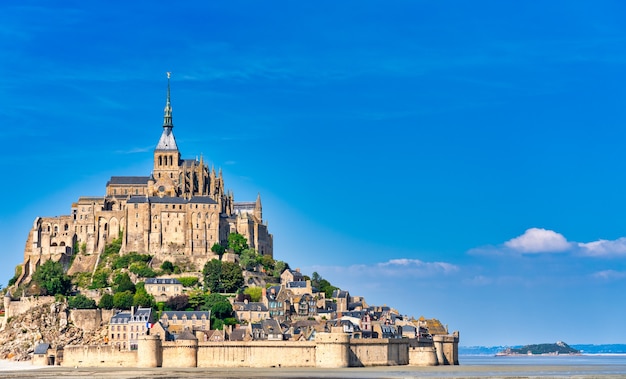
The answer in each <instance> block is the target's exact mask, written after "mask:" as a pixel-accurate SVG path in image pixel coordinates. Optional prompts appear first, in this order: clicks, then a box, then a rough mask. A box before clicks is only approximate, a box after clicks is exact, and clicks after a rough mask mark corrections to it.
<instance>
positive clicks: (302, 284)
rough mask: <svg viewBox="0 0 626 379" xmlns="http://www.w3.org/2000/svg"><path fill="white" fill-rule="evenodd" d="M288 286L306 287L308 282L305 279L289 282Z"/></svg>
mask: <svg viewBox="0 0 626 379" xmlns="http://www.w3.org/2000/svg"><path fill="white" fill-rule="evenodd" d="M286 287H287V288H306V282H304V281H299V282H287V285H286Z"/></svg>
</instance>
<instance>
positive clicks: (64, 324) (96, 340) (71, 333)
mask: <svg viewBox="0 0 626 379" xmlns="http://www.w3.org/2000/svg"><path fill="white" fill-rule="evenodd" d="M106 334H107V330H106V326H103V327H100V328H99V329H97V330H95V331H86V330H83V329H81V328H78V327H76V326H75V325H73V324H72V323H71V321H70V317H69V310H68V309H67V305H66V304H64V303H52V304H45V305H40V306H37V307H35V308H32V309H31V310H30V311H28V312H26V313H23V314H20V315H18V316H15V317H12V318H10V319H9V320H8V322H7V324H6V325H5V327H4V330H3V331H2V332H1V333H0V359H12V360H16V361H25V360H29V359H31V358H32V353H33V351H34V350H35V346H37V345H38V344H39V343H44V342H45V343H49V344H50V345H51V346H52V347H53V348H57V347H63V346H65V345H83V344H84V345H90V344H91V345H97V344H100V343H103V342H104V337H105V336H106Z"/></svg>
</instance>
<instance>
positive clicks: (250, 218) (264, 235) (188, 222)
mask: <svg viewBox="0 0 626 379" xmlns="http://www.w3.org/2000/svg"><path fill="white" fill-rule="evenodd" d="M173 130H174V124H173V122H172V106H171V103H170V78H169V74H168V83H167V99H166V104H165V111H164V117H163V130H162V132H161V137H160V138H159V140H158V143H157V144H156V148H155V150H154V166H153V170H152V174H150V175H149V176H113V177H111V179H110V180H109V181H108V182H107V184H106V191H105V195H104V196H102V197H80V198H79V199H78V201H77V202H75V203H73V204H72V207H71V214H70V215H64V216H58V217H38V218H37V219H36V220H35V222H34V224H33V227H32V229H31V231H30V233H29V236H28V239H27V242H26V247H25V249H24V269H23V272H22V275H21V276H22V278H24V277H27V276H30V275H31V274H32V273H33V272H34V271H35V269H36V268H37V267H38V266H39V265H41V264H43V263H45V262H46V261H48V260H54V261H61V262H62V263H68V262H69V261H70V258H71V257H72V256H73V255H74V254H77V253H80V254H79V258H81V259H83V260H84V261H85V262H87V261H91V264H87V266H86V267H84V269H89V266H95V265H96V262H95V261H96V260H97V257H98V256H99V255H100V253H102V252H103V251H104V247H105V245H106V244H107V243H110V242H112V241H113V240H114V239H116V238H118V237H120V236H121V240H122V247H121V251H120V252H121V253H124V252H130V251H134V252H138V253H140V254H151V255H153V256H154V258H155V261H156V262H159V261H161V262H162V261H165V260H169V261H171V262H174V263H177V262H186V263H190V264H192V265H193V266H195V267H196V269H201V268H202V266H203V265H204V263H205V262H206V261H208V260H210V259H212V258H215V257H216V255H215V254H214V253H213V252H212V251H211V247H212V246H213V245H214V244H216V243H218V244H222V245H223V246H226V243H227V239H228V235H229V234H230V233H234V232H237V233H239V234H241V235H243V236H244V237H246V239H247V241H248V245H249V246H250V247H251V248H254V249H256V250H257V252H258V253H259V254H263V255H270V256H272V255H273V236H272V235H271V234H270V233H269V232H268V230H267V223H265V222H264V220H263V210H262V206H261V198H260V195H259V196H257V198H256V201H251V202H236V201H235V199H234V195H233V193H232V192H230V191H225V190H224V179H223V177H222V171H221V169H220V170H219V173H216V172H215V169H214V168H211V169H209V167H208V165H207V164H206V163H205V162H204V160H203V158H200V160H198V159H182V158H181V153H180V151H179V150H178V145H177V144H176V138H175V137H174V131H173ZM75 249H77V250H79V251H74V250H75ZM22 278H20V279H22Z"/></svg>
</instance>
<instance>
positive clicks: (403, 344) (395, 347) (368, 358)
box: [350, 338, 409, 367]
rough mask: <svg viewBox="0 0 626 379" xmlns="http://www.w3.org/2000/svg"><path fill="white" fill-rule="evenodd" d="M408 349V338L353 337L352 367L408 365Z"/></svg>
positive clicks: (351, 342) (351, 350)
mask: <svg viewBox="0 0 626 379" xmlns="http://www.w3.org/2000/svg"><path fill="white" fill-rule="evenodd" d="M408 349H409V341H408V340H407V339H377V338H372V339H352V340H350V367H363V366H397V365H407V364H409V350H408Z"/></svg>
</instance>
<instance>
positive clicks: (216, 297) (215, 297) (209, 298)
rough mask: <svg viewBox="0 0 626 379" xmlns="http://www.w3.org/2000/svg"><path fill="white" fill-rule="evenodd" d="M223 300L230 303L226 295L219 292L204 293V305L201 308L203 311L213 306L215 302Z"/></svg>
mask: <svg viewBox="0 0 626 379" xmlns="http://www.w3.org/2000/svg"><path fill="white" fill-rule="evenodd" d="M224 301H226V302H228V303H230V302H229V301H228V298H227V297H226V296H224V295H221V294H219V293H212V294H209V295H206V296H205V297H204V305H203V306H202V309H201V310H204V311H208V310H211V308H213V306H214V305H215V304H217V303H221V302H224Z"/></svg>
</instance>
